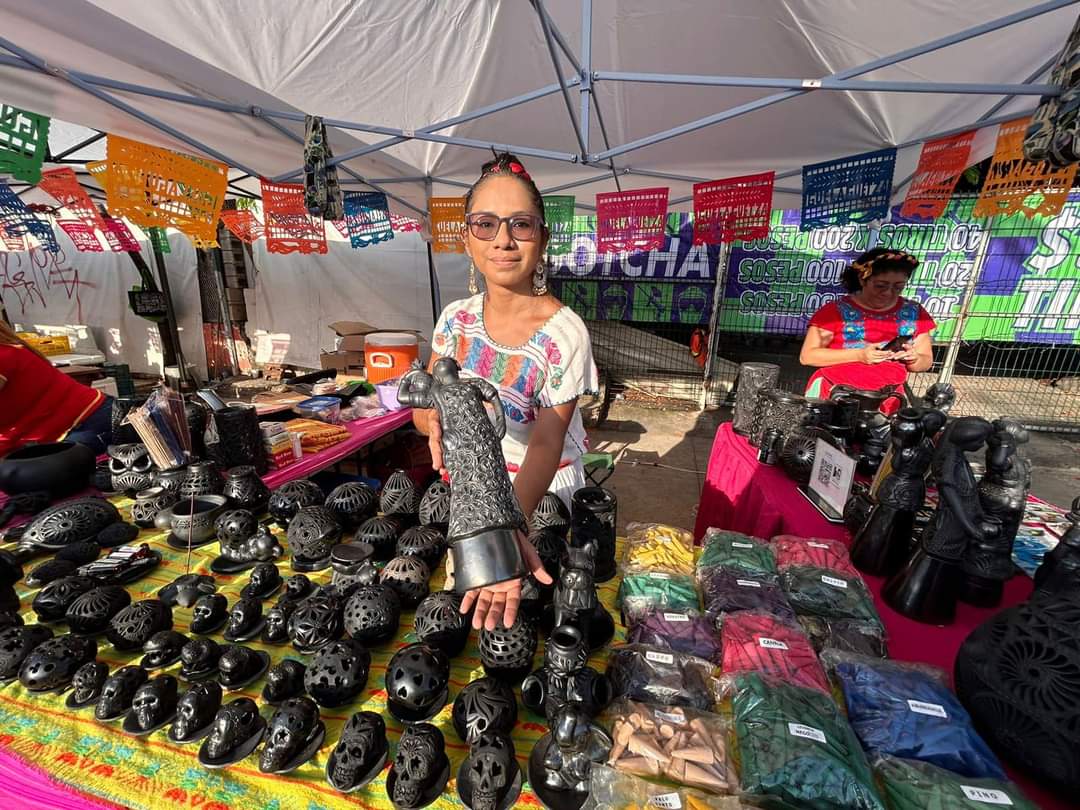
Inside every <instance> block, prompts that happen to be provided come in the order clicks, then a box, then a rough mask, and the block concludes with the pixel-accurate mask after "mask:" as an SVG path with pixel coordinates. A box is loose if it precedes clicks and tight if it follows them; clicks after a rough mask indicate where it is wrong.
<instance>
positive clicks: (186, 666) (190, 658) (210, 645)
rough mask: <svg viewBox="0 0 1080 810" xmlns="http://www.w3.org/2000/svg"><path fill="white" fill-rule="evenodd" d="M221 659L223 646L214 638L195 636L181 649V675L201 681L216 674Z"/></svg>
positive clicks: (187, 678)
mask: <svg viewBox="0 0 1080 810" xmlns="http://www.w3.org/2000/svg"><path fill="white" fill-rule="evenodd" d="M220 659H221V646H220V645H219V644H218V643H217V642H216V641H214V640H213V639H212V638H195V639H192V640H191V641H189V642H188V643H187V644H185V645H184V646H183V648H182V649H181V650H180V660H181V661H182V662H183V665H182V666H181V667H180V677H181V678H183V679H184V680H186V681H199V680H202V679H203V678H207V677H209V676H211V675H214V674H215V673H216V672H217V670H218V661H219V660H220Z"/></svg>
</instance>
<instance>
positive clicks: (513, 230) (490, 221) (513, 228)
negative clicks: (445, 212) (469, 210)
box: [465, 214, 544, 242]
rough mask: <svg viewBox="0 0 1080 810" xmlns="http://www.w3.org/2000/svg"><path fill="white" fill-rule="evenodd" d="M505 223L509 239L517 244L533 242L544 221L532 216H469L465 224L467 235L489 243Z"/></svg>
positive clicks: (537, 236)
mask: <svg viewBox="0 0 1080 810" xmlns="http://www.w3.org/2000/svg"><path fill="white" fill-rule="evenodd" d="M504 222H505V223H506V227H507V230H508V231H509V233H510V238H511V239H513V240H515V241H518V242H534V241H536V240H537V239H538V238H539V236H540V232H541V231H542V230H543V228H544V221H543V220H542V219H540V217H538V216H535V215H534V214H514V215H513V216H510V217H497V216H495V215H494V214H469V215H468V216H467V217H465V223H466V224H467V225H468V226H469V233H471V234H472V235H473V236H475V237H476V238H477V239H482V240H484V241H485V242H491V241H492V240H494V239H495V237H496V236H498V235H499V229H500V228H502V224H503V223H504Z"/></svg>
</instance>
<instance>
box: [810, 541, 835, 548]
mask: <svg viewBox="0 0 1080 810" xmlns="http://www.w3.org/2000/svg"><path fill="white" fill-rule="evenodd" d="M806 545H808V546H810V548H829V544H828V543H815V542H814V541H813V540H810V541H808V542H807V543H806Z"/></svg>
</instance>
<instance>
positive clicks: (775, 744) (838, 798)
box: [731, 673, 884, 810]
mask: <svg viewBox="0 0 1080 810" xmlns="http://www.w3.org/2000/svg"><path fill="white" fill-rule="evenodd" d="M731 712H732V721H733V723H734V730H735V746H734V751H733V753H734V755H735V757H736V763H737V765H738V768H739V781H740V784H741V787H742V789H743V791H744V792H746V793H748V794H753V795H754V796H755V797H760V799H759V800H761V801H763V803H764V802H769V804H768V806H770V807H772V806H781V807H785V808H786V807H792V808H800V810H801V809H802V808H810V810H838V808H845V810H884V804H883V803H882V801H881V799H880V798H879V797H878V794H877V791H876V790H875V788H874V779H873V776H872V774H871V772H870V766H869V765H868V764H867V761H866V756H865V755H864V754H863V750H862V748H861V746H860V745H859V740H858V738H857V737H856V736H855V733H854V732H853V731H852V730H851V727H850V726H848V724H847V722H846V721H845V720H844V716H843V714H841V712H840V709H839V707H838V706H837V705H836V703H834V702H833V700H832V698H831V697H829V696H828V695H824V694H822V693H821V692H818V691H816V690H813V689H803V688H801V687H798V686H793V685H791V684H788V683H780V682H769V681H767V680H766V679H765V678H764V677H762V676H761V675H759V674H757V673H750V674H746V675H739V676H737V677H736V678H735V679H734V680H733V683H732V687H731Z"/></svg>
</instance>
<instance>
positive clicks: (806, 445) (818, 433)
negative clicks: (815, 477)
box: [780, 427, 832, 484]
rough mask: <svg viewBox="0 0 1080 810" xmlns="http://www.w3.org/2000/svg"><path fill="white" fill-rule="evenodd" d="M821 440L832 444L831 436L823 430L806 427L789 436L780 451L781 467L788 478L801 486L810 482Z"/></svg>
mask: <svg viewBox="0 0 1080 810" xmlns="http://www.w3.org/2000/svg"><path fill="white" fill-rule="evenodd" d="M819 438H820V439H823V440H824V441H825V442H826V443H827V444H832V437H831V435H830V434H829V432H828V431H827V430H824V429H823V428H816V427H804V428H800V429H798V430H795V431H792V432H791V433H789V434H788V435H787V438H785V439H784V445H783V447H782V448H781V449H780V466H781V467H783V468H784V472H786V473H787V475H788V478H790V479H791V480H793V481H797V482H798V483H800V484H805V483H808V482H809V481H810V471H811V470H812V469H813V467H814V456H815V455H816V454H817V440H818V439H819Z"/></svg>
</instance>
